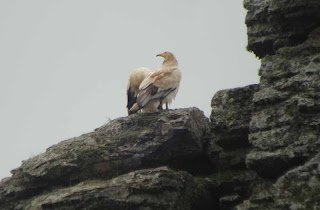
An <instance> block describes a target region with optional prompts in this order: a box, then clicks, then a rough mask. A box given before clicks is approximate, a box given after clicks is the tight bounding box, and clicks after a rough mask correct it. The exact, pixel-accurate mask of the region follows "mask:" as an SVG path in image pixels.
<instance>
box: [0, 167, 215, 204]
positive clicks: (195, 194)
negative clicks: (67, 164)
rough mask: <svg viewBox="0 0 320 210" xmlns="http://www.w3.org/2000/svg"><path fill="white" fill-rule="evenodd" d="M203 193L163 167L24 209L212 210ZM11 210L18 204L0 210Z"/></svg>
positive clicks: (48, 196) (55, 195)
mask: <svg viewBox="0 0 320 210" xmlns="http://www.w3.org/2000/svg"><path fill="white" fill-rule="evenodd" d="M203 192H205V191H204V190H202V189H200V188H198V186H197V185H196V184H195V182H194V181H193V178H192V176H191V175H190V174H188V173H186V172H176V171H172V170H170V169H168V168H167V167H160V168H154V169H144V170H139V171H134V172H130V173H128V174H124V175H121V176H118V177H116V178H114V179H111V180H108V181H104V180H89V181H85V182H81V183H79V184H77V185H74V186H71V187H66V188H61V189H58V190H53V191H51V192H47V193H44V194H42V195H39V196H36V197H34V198H31V199H29V200H27V201H25V202H24V207H23V209H27V210H37V209H38V210H45V209H56V210H73V209H111V210H112V209H114V210H122V209H123V210H124V209H128V210H129V209H130V210H131V209H132V210H133V209H144V210H145V209H150V210H151V209H159V210H160V209H172V210H176V209H181V210H187V209H194V208H199V209H212V208H213V206H212V204H211V201H210V197H208V196H206V195H205V194H203ZM199 198H200V200H201V202H200V203H199V201H200V200H199ZM15 204H17V203H15ZM12 208H16V209H18V208H19V205H17V206H14V205H12V204H11V206H9V205H8V204H7V206H4V207H2V208H1V209H3V210H6V209H12Z"/></svg>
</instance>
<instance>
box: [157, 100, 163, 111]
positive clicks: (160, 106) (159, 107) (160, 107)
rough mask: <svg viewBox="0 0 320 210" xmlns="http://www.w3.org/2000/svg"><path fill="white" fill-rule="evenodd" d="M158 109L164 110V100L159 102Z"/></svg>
mask: <svg viewBox="0 0 320 210" xmlns="http://www.w3.org/2000/svg"><path fill="white" fill-rule="evenodd" d="M158 110H161V111H162V110H163V108H162V101H161V100H160V104H159V106H158Z"/></svg>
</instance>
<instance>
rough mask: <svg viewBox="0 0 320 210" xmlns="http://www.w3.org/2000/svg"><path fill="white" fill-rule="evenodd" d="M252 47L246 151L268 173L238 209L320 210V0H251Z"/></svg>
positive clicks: (256, 168)
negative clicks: (254, 64)
mask: <svg viewBox="0 0 320 210" xmlns="http://www.w3.org/2000/svg"><path fill="white" fill-rule="evenodd" d="M245 7H246V8H247V9H248V10H249V11H248V15H247V19H246V22H247V25H248V39H249V45H248V49H249V50H251V51H253V52H254V53H256V54H257V55H258V56H260V57H262V60H261V68H260V71H259V74H260V76H261V81H260V86H259V91H257V92H256V93H255V94H254V97H253V100H252V103H253V105H254V111H253V113H252V118H251V122H250V134H249V142H250V143H251V144H252V150H251V151H250V152H249V154H248V155H247V158H246V164H247V166H248V168H249V169H251V170H253V171H255V172H257V173H258V175H259V176H260V177H261V178H262V179H261V180H260V182H259V183H257V184H256V185H255V187H254V188H253V192H252V195H251V196H250V198H249V199H248V200H247V201H245V202H243V203H242V204H241V205H239V206H238V207H237V209H317V208H319V196H318V195H319V193H320V191H319V177H320V171H319V169H318V167H319V164H320V161H319V155H318V153H319V149H320V129H319V128H320V124H319V122H320V109H319V107H320V106H319V105H320V100H319V99H320V95H319V93H320V18H319V14H320V2H319V1H285V0H284V1H272V0H271V1H269V0H265V1H263V0H261V1H245Z"/></svg>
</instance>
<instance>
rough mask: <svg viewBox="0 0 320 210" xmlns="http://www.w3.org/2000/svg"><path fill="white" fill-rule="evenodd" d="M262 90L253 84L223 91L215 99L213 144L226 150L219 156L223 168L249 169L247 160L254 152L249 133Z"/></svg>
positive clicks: (212, 121) (212, 124) (212, 125)
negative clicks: (253, 112) (254, 100)
mask: <svg viewBox="0 0 320 210" xmlns="http://www.w3.org/2000/svg"><path fill="white" fill-rule="evenodd" d="M258 89H259V86H258V85H250V86H246V87H241V88H235V89H228V90H221V91H218V92H217V93H216V94H215V95H214V96H213V98H212V101H211V107H212V112H211V116H210V120H211V130H212V135H213V138H212V139H213V140H214V142H213V143H212V144H213V145H218V146H220V147H221V148H222V150H221V152H220V154H219V161H220V162H221V165H222V167H225V168H231V167H241V166H245V157H246V155H247V153H248V150H249V149H250V145H249V142H248V134H249V123H250V120H251V117H252V111H253V103H252V100H253V96H254V93H255V92H257V91H258ZM214 148H216V147H214Z"/></svg>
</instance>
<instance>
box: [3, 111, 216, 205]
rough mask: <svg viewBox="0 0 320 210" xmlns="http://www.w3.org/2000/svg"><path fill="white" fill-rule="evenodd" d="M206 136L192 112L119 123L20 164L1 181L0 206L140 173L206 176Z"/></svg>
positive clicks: (198, 115) (201, 120)
mask: <svg viewBox="0 0 320 210" xmlns="http://www.w3.org/2000/svg"><path fill="white" fill-rule="evenodd" d="M209 132H210V129H209V121H208V119H207V118H206V117H205V116H204V115H203V113H202V112H201V111H199V110H198V109H196V108H190V109H180V110H174V111H168V112H161V113H159V112H154V113H141V114H137V115H132V116H129V117H125V118H118V119H116V120H113V121H111V122H109V123H108V124H107V125H105V126H102V127H100V128H98V129H96V130H95V131H94V132H92V133H88V134H84V135H82V136H80V137H76V138H73V139H69V140H66V141H63V142H61V143H59V144H57V145H54V146H52V147H50V148H48V149H47V151H46V152H45V153H43V154H41V155H38V156H36V157H34V158H31V159H29V160H27V161H24V162H23V164H22V166H21V167H19V168H17V169H15V170H14V171H13V176H12V177H11V178H7V179H4V180H2V182H1V185H0V206H1V204H8V203H18V202H17V201H19V200H22V199H30V197H32V196H37V195H40V194H47V193H49V194H50V192H52V191H53V190H55V189H60V188H64V187H66V186H73V185H75V184H77V183H80V182H83V181H87V180H109V179H111V178H113V177H116V176H119V175H121V174H125V173H128V172H130V171H135V170H139V169H143V168H154V167H158V166H169V167H171V168H173V169H180V170H185V171H188V172H190V173H197V174H201V173H208V172H209V171H211V170H212V169H213V168H214V166H213V165H212V163H211V162H210V160H209V159H208V158H207V157H206V147H207V145H208V140H209V139H208V136H209ZM76 188H77V187H76ZM10 205H11V204H10Z"/></svg>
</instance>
